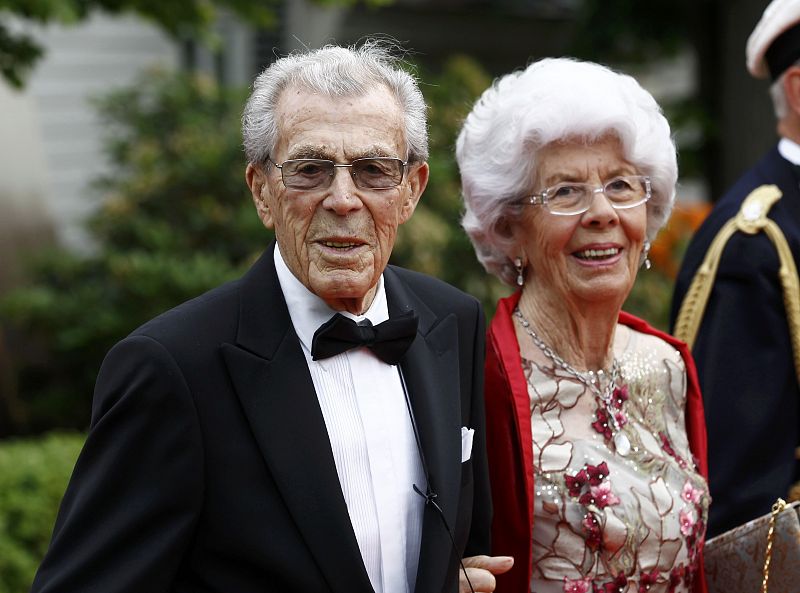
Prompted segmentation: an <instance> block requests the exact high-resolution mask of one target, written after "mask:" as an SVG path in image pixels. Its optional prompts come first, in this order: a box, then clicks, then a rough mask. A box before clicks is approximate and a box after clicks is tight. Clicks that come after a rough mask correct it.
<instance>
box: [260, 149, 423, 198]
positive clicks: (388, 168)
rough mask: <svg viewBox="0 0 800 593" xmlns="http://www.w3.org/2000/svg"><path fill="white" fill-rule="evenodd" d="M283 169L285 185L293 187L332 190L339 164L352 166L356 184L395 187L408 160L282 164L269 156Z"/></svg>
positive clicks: (380, 158)
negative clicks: (330, 188)
mask: <svg viewBox="0 0 800 593" xmlns="http://www.w3.org/2000/svg"><path fill="white" fill-rule="evenodd" d="M267 160H269V162H270V163H272V164H273V165H275V166H276V167H277V168H278V169H280V171H281V179H282V180H283V185H285V186H286V187H287V188H292V189H303V190H316V189H328V188H329V187H330V186H331V182H332V181H333V176H334V174H335V172H336V168H337V167H349V168H350V177H352V178H353V183H355V184H356V187H359V188H361V189H391V188H393V187H397V186H398V185H400V183H401V182H402V181H403V173H404V172H405V167H406V165H408V161H403V160H401V159H396V158H391V157H369V158H364V159H356V160H354V161H353V162H352V163H343V164H340V163H334V162H333V161H329V160H325V159H290V160H288V161H283V162H282V163H281V164H280V165H279V164H278V163H276V162H275V161H273V160H272V159H271V158H270V157H267Z"/></svg>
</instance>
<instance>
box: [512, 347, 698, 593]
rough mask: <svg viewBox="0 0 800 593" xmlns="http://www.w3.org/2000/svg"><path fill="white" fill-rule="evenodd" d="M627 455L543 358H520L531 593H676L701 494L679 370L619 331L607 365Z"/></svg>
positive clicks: (595, 411)
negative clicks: (617, 380) (613, 358)
mask: <svg viewBox="0 0 800 593" xmlns="http://www.w3.org/2000/svg"><path fill="white" fill-rule="evenodd" d="M618 358H619V361H620V366H621V376H622V381H621V385H620V386H619V387H618V391H619V392H620V393H618V394H617V393H615V397H616V398H617V400H616V401H615V408H616V404H619V405H618V409H615V410H613V412H614V413H619V414H621V415H622V417H624V420H625V421H624V425H623V426H621V431H620V432H621V433H624V434H625V436H626V438H627V439H628V441H629V443H630V450H629V451H628V452H627V454H626V455H624V456H623V455H621V454H620V452H619V451H618V450H617V449H616V447H615V446H614V445H613V444H612V443H611V441H609V440H608V436H609V435H607V434H606V432H605V431H604V430H598V429H600V428H603V427H602V426H601V424H602V423H600V424H597V425H596V426H595V424H596V423H597V422H598V421H599V420H601V418H602V414H599V412H601V408H600V407H599V406H598V402H597V399H596V398H594V397H593V396H592V394H591V393H589V391H588V389H587V388H586V386H585V385H583V384H581V383H580V382H579V381H577V380H576V379H575V378H574V377H571V376H569V375H568V374H567V373H564V372H563V371H561V370H559V369H557V368H554V366H553V364H552V363H551V362H550V361H547V360H544V359H543V360H537V361H535V362H534V361H530V360H523V371H524V373H525V377H526V379H527V381H528V393H529V395H530V404H531V407H530V411H531V428H532V430H533V453H534V468H533V469H534V483H535V485H536V486H535V493H534V513H535V520H534V528H533V534H532V537H533V564H534V570H533V577H532V580H531V591H534V592H535V593H556V592H557V593H563V592H567V593H618V592H619V593H645V592H646V593H687V592H689V591H690V590H691V584H692V579H693V575H694V573H695V572H696V570H697V567H698V552H699V547H700V542H702V538H703V535H704V532H705V524H706V519H707V513H708V504H709V497H708V490H707V486H706V483H705V480H704V479H703V478H702V477H701V476H700V475H699V474H698V473H697V470H696V468H695V465H694V463H693V461H692V456H691V453H690V451H689V444H688V439H687V436H686V431H685V418H684V407H685V397H686V396H685V393H686V384H685V370H684V366H683V361H682V360H681V358H680V355H679V354H678V353H677V352H676V351H675V350H674V349H672V348H671V347H669V346H668V345H667V344H666V343H664V342H663V341H661V340H659V339H658V338H655V337H653V336H648V335H645V334H640V333H637V332H633V331H631V332H630V337H629V339H628V343H627V345H626V347H625V348H624V350H623V351H622V352H621V353H620V355H619V356H618Z"/></svg>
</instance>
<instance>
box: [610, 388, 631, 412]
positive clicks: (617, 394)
mask: <svg viewBox="0 0 800 593" xmlns="http://www.w3.org/2000/svg"><path fill="white" fill-rule="evenodd" d="M612 401H613V402H614V404H616V405H615V406H614V407H616V408H617V409H618V410H619V409H621V408H622V404H624V403H625V402H626V401H628V386H627V385H623V386H622V387H617V388H616V389H615V390H614V395H613V400H612Z"/></svg>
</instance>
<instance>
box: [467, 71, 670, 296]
mask: <svg viewBox="0 0 800 593" xmlns="http://www.w3.org/2000/svg"><path fill="white" fill-rule="evenodd" d="M607 135H613V136H615V137H616V138H618V139H619V141H620V143H621V146H622V151H623V155H624V157H625V159H626V160H627V161H628V162H630V163H631V164H632V165H633V166H634V167H636V169H637V171H638V172H639V174H641V175H648V176H650V178H651V180H652V189H653V196H652V197H651V198H650V201H648V202H647V238H648V240H652V239H653V238H655V235H656V233H658V230H659V229H660V228H661V227H662V226H663V225H664V223H665V222H666V221H667V219H668V218H669V215H670V212H671V211H672V205H673V202H674V200H675V184H676V182H677V178H678V164H677V157H676V152H675V144H674V142H673V140H672V137H671V135H670V128H669V124H668V123H667V120H666V118H665V117H664V115H663V114H662V112H661V108H660V107H659V106H658V104H657V103H656V101H655V99H654V98H653V96H652V95H651V94H650V93H649V92H647V91H646V90H644V89H643V88H642V87H641V86H640V85H639V83H638V82H636V80H634V79H633V78H632V77H630V76H627V75H625V74H621V73H618V72H615V71H613V70H611V69H609V68H606V67H605V66H601V65H599V64H594V63H592V62H582V61H578V60H574V59H570V58H548V59H543V60H540V61H537V62H534V63H532V64H531V65H529V66H528V67H527V68H526V69H525V70H521V71H516V72H512V73H511V74H507V75H505V76H503V77H501V78H499V79H497V80H496V81H495V82H494V83H493V84H492V86H491V87H490V88H488V89H487V90H486V91H484V93H483V94H482V95H481V97H480V98H479V99H478V100H477V102H476V103H475V105H474V106H473V108H472V111H471V112H470V114H469V115H468V116H467V118H466V120H465V121H464V125H463V127H462V129H461V132H460V133H459V135H458V140H457V142H456V158H457V160H458V166H459V169H460V171H461V188H462V194H463V197H464V205H465V212H464V216H463V218H462V225H463V227H464V229H465V230H466V232H467V234H468V235H469V237H470V239H471V241H472V244H473V246H474V247H475V252H476V254H477V256H478V259H479V260H480V262H481V263H482V264H483V266H484V267H485V268H486V270H487V271H488V272H490V273H492V274H495V275H496V276H498V277H500V278H501V279H502V280H503V281H505V282H507V283H509V284H513V281H514V278H515V277H516V272H515V270H514V267H513V263H512V261H511V258H513V257H514V256H515V255H516V254H517V253H518V252H520V249H519V247H518V246H516V245H514V244H513V242H512V240H511V237H510V236H509V234H508V228H509V225H513V222H514V220H515V219H516V218H518V217H519V216H520V214H521V213H522V208H525V207H527V206H521V205H520V204H519V200H520V198H522V197H524V196H526V195H530V194H531V193H533V191H535V190H538V189H541V188H538V187H533V186H532V184H533V183H534V182H536V180H535V179H534V176H535V172H536V169H537V164H538V161H537V154H538V151H539V150H540V149H541V148H542V147H544V146H547V145H548V144H551V143H554V142H559V141H574V140H577V141H585V142H593V141H595V140H598V139H600V138H602V137H604V136H607Z"/></svg>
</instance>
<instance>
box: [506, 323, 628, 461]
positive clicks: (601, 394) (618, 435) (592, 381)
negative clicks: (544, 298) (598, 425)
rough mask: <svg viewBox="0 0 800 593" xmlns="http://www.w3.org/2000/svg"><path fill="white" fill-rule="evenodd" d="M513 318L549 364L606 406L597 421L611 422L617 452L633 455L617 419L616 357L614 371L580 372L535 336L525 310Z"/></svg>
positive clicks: (617, 370) (612, 364) (617, 364)
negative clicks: (579, 384) (606, 379)
mask: <svg viewBox="0 0 800 593" xmlns="http://www.w3.org/2000/svg"><path fill="white" fill-rule="evenodd" d="M514 315H516V317H517V319H519V322H520V324H522V327H523V328H524V329H525V331H526V332H527V334H528V335H529V336H530V337H531V340H533V343H534V344H535V345H536V347H537V348H539V350H541V351H542V354H544V355H545V356H546V357H547V358H548V359H550V361H551V362H552V363H553V364H554V365H555V366H556V367H558V368H560V369H561V370H563V371H565V372H566V373H568V374H570V375H572V376H573V377H575V378H576V379H577V380H578V381H580V382H581V383H583V384H584V385H585V386H586V388H587V389H588V390H589V391H590V392H591V393H592V394H593V395H594V396H595V398H596V399H597V400H598V403H599V404H601V405H602V406H603V408H604V409H605V414H604V416H605V418H602V419H601V418H600V417H599V416H598V419H597V421H598V422H599V421H601V420H605V421H606V422H608V423H610V425H611V432H612V435H613V436H612V441H613V442H614V448H615V449H616V450H617V453H619V454H620V455H622V456H625V455H627V454H628V453H630V450H631V442H630V440H629V439H628V437H627V436H626V435H625V433H623V432H622V425H621V423H620V419H619V417H618V414H619V413H620V408H621V404H620V403H618V402H615V401H614V392H615V391H616V389H617V380H618V379H619V375H620V368H619V361H617V359H616V358H614V360H613V362H612V363H611V372H607V371H604V370H603V369H599V370H598V371H597V372H595V371H586V372H581V371H579V370H578V369H576V368H575V367H573V366H572V365H571V364H569V363H568V362H567V361H566V360H564V359H563V358H561V357H560V356H559V355H558V354H556V352H555V351H554V350H553V349H552V348H550V346H548V345H547V344H545V343H544V341H543V340H542V339H541V338H540V337H539V336H538V335H536V332H535V331H533V327H532V326H531V324H530V322H529V321H528V320H527V319H526V318H525V316H524V315H523V314H522V311H520V309H519V307H516V308H515V309H514ZM606 376H608V377H609V379H608V381H607V382H606V385H605V388H602V387H601V386H602V384H603V380H604V377H606Z"/></svg>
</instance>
